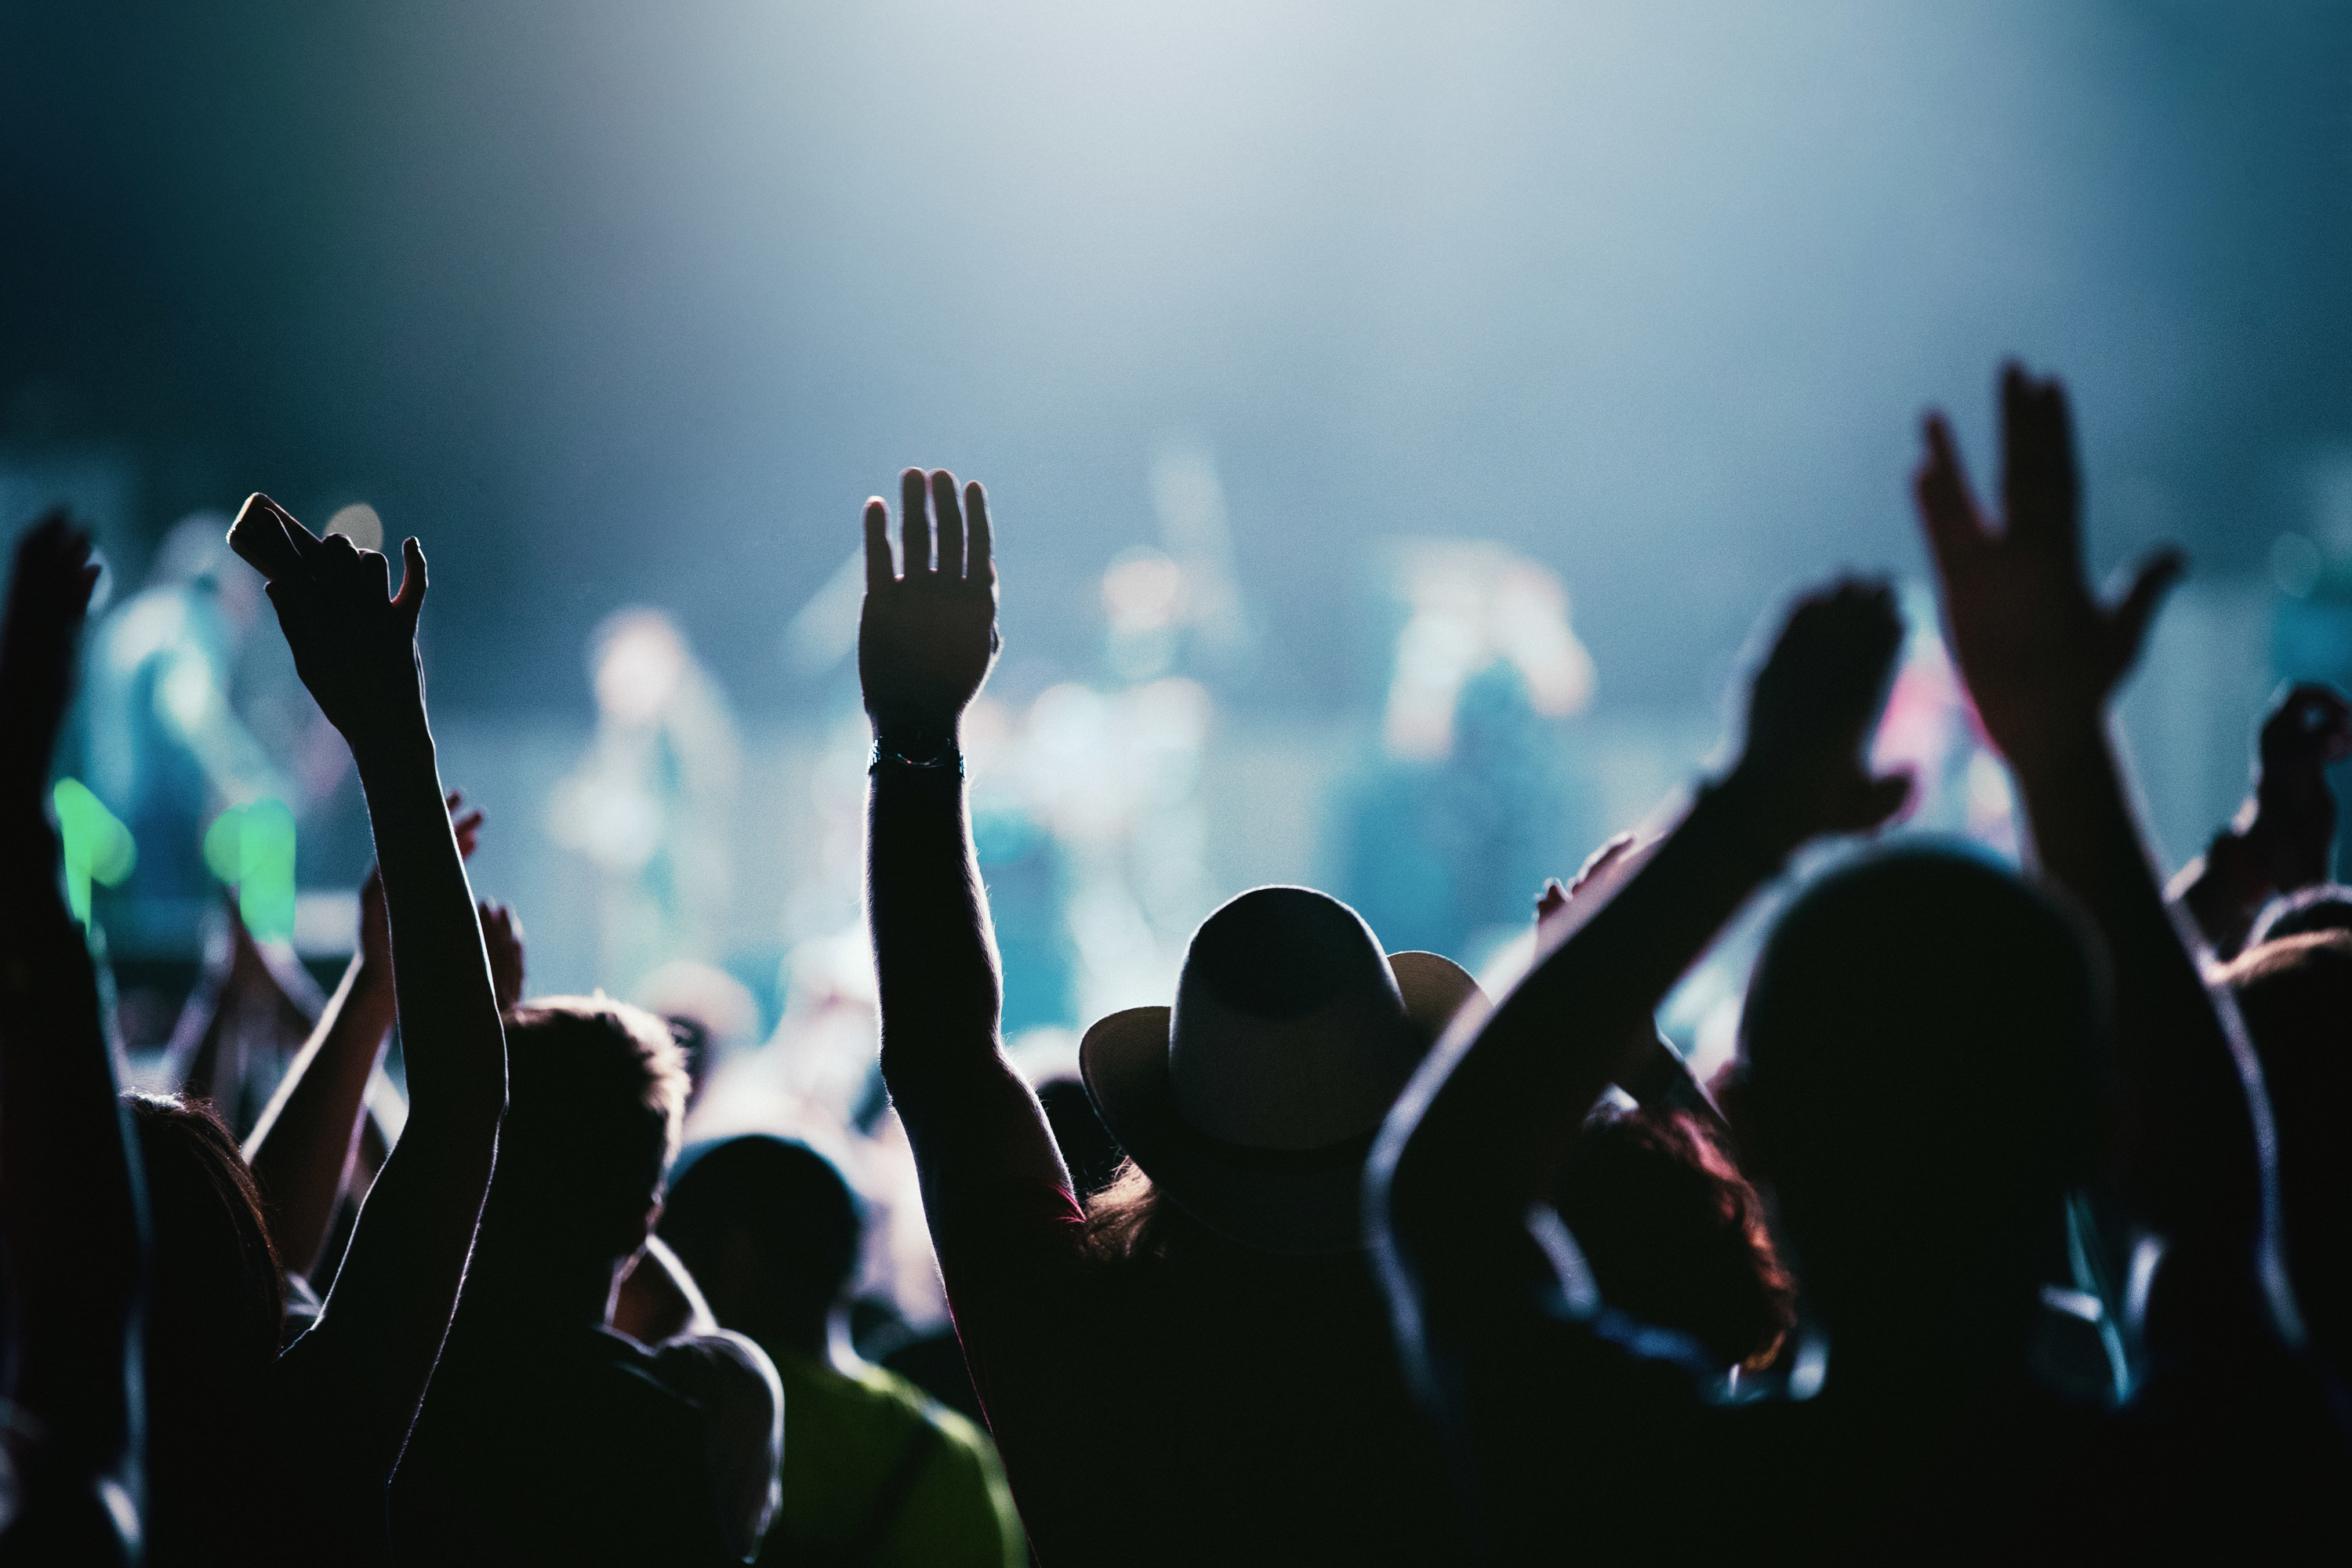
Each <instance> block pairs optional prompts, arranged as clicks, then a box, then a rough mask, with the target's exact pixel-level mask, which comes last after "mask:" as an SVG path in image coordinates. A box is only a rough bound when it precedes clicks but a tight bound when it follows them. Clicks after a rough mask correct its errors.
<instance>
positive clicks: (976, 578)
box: [857, 468, 999, 741]
mask: <svg viewBox="0 0 2352 1568" xmlns="http://www.w3.org/2000/svg"><path fill="white" fill-rule="evenodd" d="M899 497H900V515H899V534H900V541H901V549H902V552H903V553H904V556H905V567H906V570H905V573H904V574H903V575H901V574H899V573H898V571H897V570H895V569H894V567H893V563H892V562H891V559H890V514H889V509H888V508H887V507H886V506H884V505H883V503H882V501H881V500H880V498H879V497H877V498H876V499H875V500H869V501H867V502H866V610H865V614H864V616H863V617H862V618H861V620H860V621H859V623H858V627H857V678H858V681H859V683H860V685H862V686H863V687H864V689H865V692H866V713H867V714H868V715H869V716H871V718H872V719H873V721H874V731H875V733H876V734H877V736H892V735H903V736H920V737H925V738H928V739H929V740H933V741H940V740H945V739H947V738H949V737H951V736H952V735H953V734H954V733H955V729H956V722H957V721H958V719H959V718H960V717H961V715H962V713H963V710H964V708H965V707H966V705H968V704H969V703H970V702H971V700H972V698H973V697H974V696H976V695H977V694H978V693H979V691H980V687H981V683H982V681H984V680H986V679H988V671H989V667H990V666H991V665H992V664H993V663H994V662H995V660H996V654H997V649H998V647H999V642H998V638H997V635H996V564H995V558H994V552H993V545H992V539H991V537H990V533H989V524H988V497H987V495H986V493H985V492H984V491H982V489H981V488H980V486H978V485H976V484H973V485H967V486H965V487H964V489H963V494H962V497H961V504H959V501H958V497H957V493H956V481H955V476H954V475H953V474H950V473H949V472H947V471H946V470H945V469H941V470H940V471H939V472H937V473H934V474H930V475H928V476H927V475H925V474H924V472H923V470H921V469H920V468H908V470H907V471H906V473H905V474H904V475H902V476H901V477H900V481H899ZM927 500H928V502H929V507H928V509H927V507H926V501H927ZM929 514H936V516H937V519H938V534H939V561H938V563H937V564H936V565H934V564H933V563H932V561H931V537H932V525H931V517H930V515H929Z"/></svg>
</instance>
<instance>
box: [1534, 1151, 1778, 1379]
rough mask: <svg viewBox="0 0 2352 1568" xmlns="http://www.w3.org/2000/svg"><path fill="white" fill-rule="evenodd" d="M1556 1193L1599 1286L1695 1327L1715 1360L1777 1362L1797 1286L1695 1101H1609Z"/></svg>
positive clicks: (1689, 1329) (1646, 1311)
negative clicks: (1657, 1104) (1670, 1104)
mask: <svg viewBox="0 0 2352 1568" xmlns="http://www.w3.org/2000/svg"><path fill="white" fill-rule="evenodd" d="M1553 1201H1554V1204H1555V1205H1556V1206H1557V1207H1558V1208H1559V1215H1560V1218H1561V1219H1563V1220H1565V1221H1566V1222H1567V1224H1568V1228H1569V1230H1570V1233H1571V1234H1572V1235H1574V1236H1575V1237H1576V1242H1577V1247H1578V1249H1579V1250H1580V1251H1581V1252H1582V1253H1583V1254H1584V1259H1585V1262H1586V1263H1587V1264H1589V1265H1590V1266H1591V1269H1592V1279H1593V1283H1594V1284H1595V1285H1597V1286H1599V1287H1600V1289H1601V1300H1604V1301H1607V1302H1608V1303H1609V1304H1610V1305H1611V1306H1612V1307H1614V1308H1617V1309H1618V1310H1622V1311H1624V1312H1627V1313H1630V1314H1631V1315H1633V1317H1636V1318H1639V1319H1641V1320H1642V1321H1644V1322H1648V1323H1655V1324H1657V1325H1658V1326H1659V1327H1660V1328H1666V1329H1675V1330H1677V1331H1681V1332H1683V1333H1685V1334H1688V1335H1689V1336H1690V1337H1691V1338H1693V1339H1695V1340H1696V1341H1697V1342H1699V1343H1700V1344H1701V1345H1703V1346H1705V1347H1706V1351H1707V1352H1708V1354H1709V1355H1710V1356H1711V1357H1712V1358H1713V1360H1714V1361H1715V1362H1716V1363H1717V1365H1720V1366H1723V1367H1727V1368H1728V1367H1732V1366H1738V1365H1745V1366H1746V1367H1748V1369H1749V1370H1750V1371H1755V1370H1759V1369H1761V1368H1763V1367H1765V1366H1767V1365H1769V1364H1770V1363H1771V1361H1772V1358H1773V1355H1774V1353H1775V1352H1777V1351H1778V1350H1779V1349H1780V1342H1781V1341H1782V1340H1783V1339H1784V1338H1786V1337H1787V1335H1788V1332H1789V1331H1790V1329H1791V1328H1793V1327H1795V1325H1796V1295H1797V1292H1796V1287H1795V1286H1794V1285H1793V1284H1792V1283H1791V1282H1790V1279H1789V1276H1788V1272H1787V1270H1785V1269H1783V1268H1781V1267H1780V1258H1779V1257H1778V1256H1777V1255H1776V1254H1775V1253H1774V1252H1773V1250H1772V1239H1771V1236H1770V1233H1769V1230H1768V1229H1767V1227H1766V1226H1765V1223H1764V1205H1762V1203H1761V1202H1759V1200H1758V1198H1757V1196H1756V1190H1755V1189H1754V1188H1753V1187H1751V1186H1749V1185H1748V1181H1747V1179H1746V1178H1745V1177H1743V1176H1742V1175H1740V1173H1739V1171H1738V1167H1736V1166H1735V1165H1733V1164H1732V1163H1731V1161H1730V1159H1729V1158H1728V1157H1727V1156H1726V1155H1725V1153H1724V1152H1723V1151H1722V1150H1721V1149H1720V1148H1718V1147H1717V1144H1716V1142H1715V1139H1714V1138H1713V1137H1712V1136H1710V1135H1709V1134H1708V1132H1707V1131H1706V1128H1705V1127H1703V1126H1701V1125H1700V1123H1699V1121H1698V1120H1697V1119H1696V1117H1694V1116H1692V1115H1691V1114H1690V1113H1689V1112H1687V1111H1679V1110H1667V1111H1660V1110H1628V1111H1622V1112H1620V1111H1614V1110H1602V1111H1600V1112H1597V1113H1596V1114H1595V1115H1594V1116H1593V1117H1592V1119H1591V1121H1587V1122H1586V1123H1585V1125H1584V1128H1583V1130H1582V1131H1580V1133H1579V1134H1578V1135H1577V1138H1576V1141H1575V1142H1574V1143H1573V1144H1571V1145H1570V1148H1569V1151H1568V1154H1567V1157H1566V1158H1565V1159H1564V1160H1562V1162H1561V1163H1560V1168H1559V1178H1558V1180H1557V1182H1556V1183H1555V1184H1554V1189H1553Z"/></svg>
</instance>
